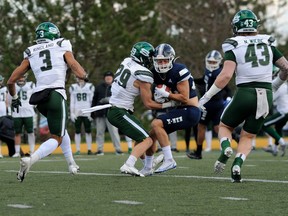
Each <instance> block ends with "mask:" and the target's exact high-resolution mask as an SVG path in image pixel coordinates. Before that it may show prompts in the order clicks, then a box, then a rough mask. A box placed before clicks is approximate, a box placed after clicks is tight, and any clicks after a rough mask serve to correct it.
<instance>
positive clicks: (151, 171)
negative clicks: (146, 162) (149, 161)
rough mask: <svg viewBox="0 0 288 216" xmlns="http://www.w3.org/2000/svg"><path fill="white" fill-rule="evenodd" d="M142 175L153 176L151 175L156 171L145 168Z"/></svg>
mask: <svg viewBox="0 0 288 216" xmlns="http://www.w3.org/2000/svg"><path fill="white" fill-rule="evenodd" d="M140 173H141V174H143V175H144V176H151V175H153V173H154V170H153V169H148V168H145V167H144V168H143V169H142V170H140Z"/></svg>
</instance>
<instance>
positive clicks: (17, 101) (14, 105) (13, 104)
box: [11, 95, 22, 113]
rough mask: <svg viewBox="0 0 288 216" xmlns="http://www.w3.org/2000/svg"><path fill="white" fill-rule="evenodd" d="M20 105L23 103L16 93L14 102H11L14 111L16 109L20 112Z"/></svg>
mask: <svg viewBox="0 0 288 216" xmlns="http://www.w3.org/2000/svg"><path fill="white" fill-rule="evenodd" d="M19 106H22V104H21V101H20V99H19V97H18V95H16V96H14V97H13V99H12V103H11V109H12V112H15V111H16V112H17V113H19Z"/></svg>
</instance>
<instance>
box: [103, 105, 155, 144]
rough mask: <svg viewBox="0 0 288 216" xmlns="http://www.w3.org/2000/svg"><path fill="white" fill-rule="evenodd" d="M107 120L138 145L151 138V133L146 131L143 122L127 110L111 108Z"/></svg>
mask: <svg viewBox="0 0 288 216" xmlns="http://www.w3.org/2000/svg"><path fill="white" fill-rule="evenodd" d="M107 118H108V120H109V122H110V123H111V124H112V125H114V126H115V127H117V128H118V129H119V131H120V132H121V133H123V134H125V135H126V136H128V137H130V138H131V139H133V140H135V141H136V142H138V143H139V142H142V141H143V140H144V139H146V138H147V137H149V133H148V132H147V131H146V130H145V129H144V127H143V125H142V124H141V122H140V121H139V120H138V119H137V118H136V117H135V116H134V115H133V114H132V113H131V112H129V111H127V110H126V109H122V108H118V107H111V108H110V109H109V110H108V113H107Z"/></svg>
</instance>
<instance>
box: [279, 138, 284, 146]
mask: <svg viewBox="0 0 288 216" xmlns="http://www.w3.org/2000/svg"><path fill="white" fill-rule="evenodd" d="M278 142H279V144H280V145H286V143H285V140H284V139H283V138H282V137H281V138H280V139H279V141H278Z"/></svg>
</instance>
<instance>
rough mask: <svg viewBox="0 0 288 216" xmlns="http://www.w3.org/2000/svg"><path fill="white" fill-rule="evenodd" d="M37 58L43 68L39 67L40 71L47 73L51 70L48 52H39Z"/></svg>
mask: <svg viewBox="0 0 288 216" xmlns="http://www.w3.org/2000/svg"><path fill="white" fill-rule="evenodd" d="M39 57H40V58H42V59H43V61H42V62H43V64H44V66H42V67H40V69H41V70H42V71H47V70H51V69H52V62H51V55H50V51H49V50H43V51H41V52H39Z"/></svg>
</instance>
